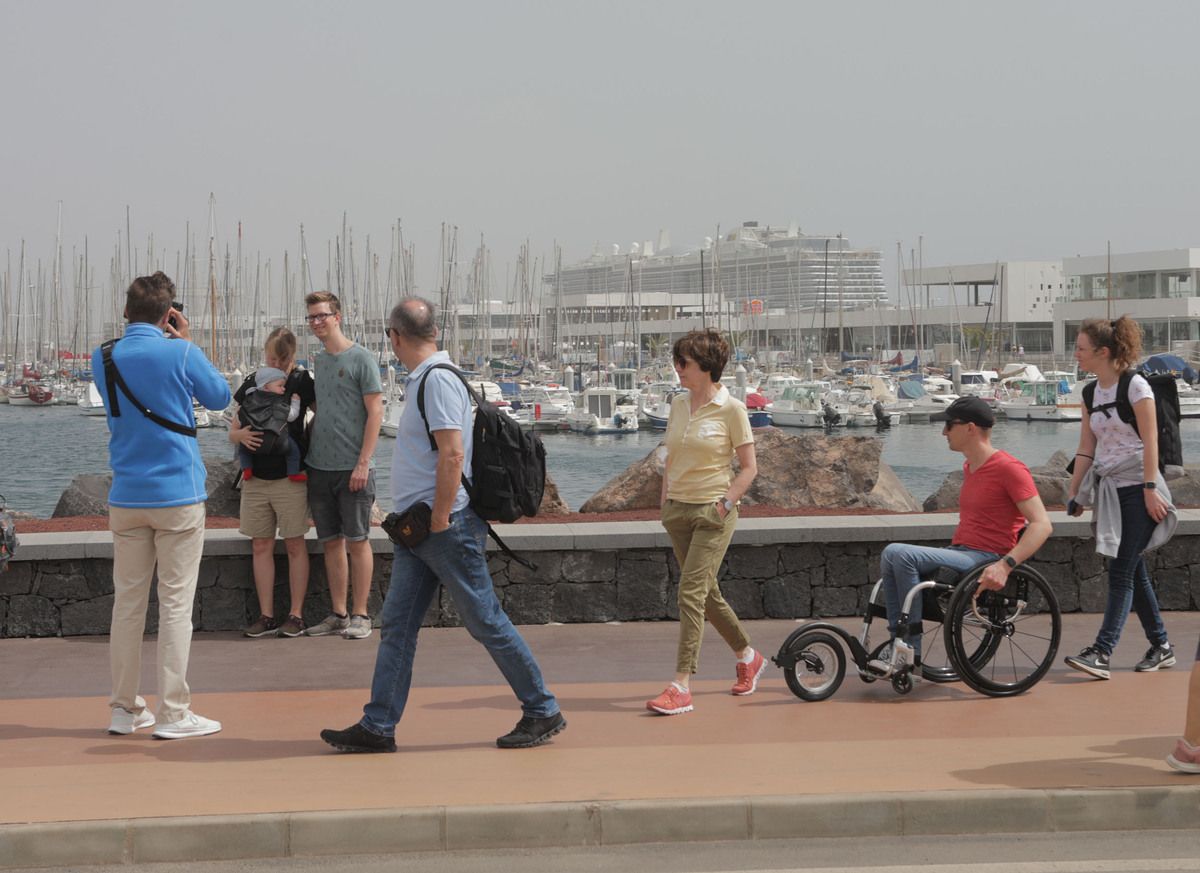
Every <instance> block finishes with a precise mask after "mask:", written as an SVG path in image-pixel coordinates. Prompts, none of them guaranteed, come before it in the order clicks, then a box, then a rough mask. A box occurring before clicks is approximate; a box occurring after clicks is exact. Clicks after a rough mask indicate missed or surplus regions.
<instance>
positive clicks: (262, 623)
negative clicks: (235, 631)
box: [242, 615, 279, 639]
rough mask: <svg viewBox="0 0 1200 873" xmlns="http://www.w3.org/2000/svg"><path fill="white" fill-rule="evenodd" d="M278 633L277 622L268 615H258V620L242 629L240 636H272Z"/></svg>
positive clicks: (254, 637)
mask: <svg viewBox="0 0 1200 873" xmlns="http://www.w3.org/2000/svg"><path fill="white" fill-rule="evenodd" d="M278 634H279V623H278V622H276V621H275V619H273V618H271V616H269V615H260V616H259V617H258V621H256V622H254V624H252V625H250V627H248V628H246V629H245V630H244V631H242V636H246V637H250V638H252V639H258V638H259V637H273V636H277V635H278Z"/></svg>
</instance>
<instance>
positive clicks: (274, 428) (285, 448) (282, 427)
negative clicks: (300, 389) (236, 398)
mask: <svg viewBox="0 0 1200 873" xmlns="http://www.w3.org/2000/svg"><path fill="white" fill-rule="evenodd" d="M286 385H287V374H286V373H284V372H283V370H278V369H276V368H275V367H260V368H259V369H258V370H257V371H256V372H255V374H254V387H253V388H251V389H249V390H248V391H246V397H245V400H243V402H242V405H241V406H240V407H239V408H238V422H239V423H240V424H241V425H242V426H243V427H249V428H253V429H254V430H256V431H259V432H260V433H261V434H262V443H261V444H260V445H259V447H258V448H257V449H255V450H254V451H251V450H250V449H247V448H246V447H245V446H238V450H237V452H238V463H239V464H240V466H241V468H242V478H243V479H249V478H251V477H252V476H253V475H254V473H253V471H252V469H251V468H252V464H253V460H254V459H253V455H286V456H287V477H288V478H289V479H291V480H292V481H293V482H304V481H306V480H307V479H308V476H307V475H305V474H304V472H303V471H302V470H301V469H300V446H298V445H297V444H296V441H295V440H293V439H292V438H291V436H290V434H289V433H288V427H287V426H288V422H292V421H295V420H296V419H297V418H298V417H299V415H300V395H299V394H293V395H292V397H291V399H290V400H289V399H288V398H287V397H285V396H284V391H285V390H286Z"/></svg>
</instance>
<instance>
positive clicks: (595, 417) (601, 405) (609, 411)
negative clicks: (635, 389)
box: [566, 386, 638, 434]
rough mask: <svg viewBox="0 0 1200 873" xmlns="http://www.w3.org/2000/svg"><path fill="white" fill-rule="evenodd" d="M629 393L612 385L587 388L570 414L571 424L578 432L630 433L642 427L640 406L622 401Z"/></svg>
mask: <svg viewBox="0 0 1200 873" xmlns="http://www.w3.org/2000/svg"><path fill="white" fill-rule="evenodd" d="M625 396H626V395H624V394H622V393H621V392H619V391H618V390H617V389H616V388H614V387H612V386H605V387H602V388H587V389H585V390H584V392H583V394H582V395H580V398H579V401H580V402H579V405H578V406H576V407H575V408H574V409H572V410H571V411H570V412H568V413H567V415H566V420H567V426H568V427H569V428H570V429H571V430H572V431H574V432H576V433H588V434H597V433H629V432H631V431H636V430H637V429H638V416H637V406H635V405H633V404H631V403H619V402H618V401H619V400H620V399H621V398H623V397H625Z"/></svg>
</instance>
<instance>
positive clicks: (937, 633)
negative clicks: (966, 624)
mask: <svg viewBox="0 0 1200 873" xmlns="http://www.w3.org/2000/svg"><path fill="white" fill-rule="evenodd" d="M954 590H956V589H952V590H950V591H940V592H938V594H937V606H938V609H939V614H940V615H941V616H943V617H945V616H948V615H950V600H951V599H952V598H953V597H954ZM945 623H946V622H945V619H944V618H943V622H942V623H936V624H935V623H934V622H929V621H926V622H925V623H924V629H923V632H922V634H921V675H922V676H924V677H925V678H926V679H928V680H929V681H930V682H938V683H943V682H957V681H959V679H960V678H961V677H960V676H959V675H958V668H957V667H955V666H954V663H955V662H954V657H953V656H952V655H951V654H950V649H949V648H947V646H946V639H947V636H946V633H945V630H944V627H945ZM999 644H1000V635H999V634H997V633H994V632H993V631H992V629H991V628H981V629H980V634H979V638H978V639H977V640H975V646H974V647H973V648H972V647H971V646H964V648H969V649H972V651H971V658H970V660H971V663H972V664H974V665H975V666H977V667H978V666H981V665H983V664H986V663H987V662H988V660H989V659H990V658H991V657H992V655H994V654H995V653H996V647H997V646H998V645H999Z"/></svg>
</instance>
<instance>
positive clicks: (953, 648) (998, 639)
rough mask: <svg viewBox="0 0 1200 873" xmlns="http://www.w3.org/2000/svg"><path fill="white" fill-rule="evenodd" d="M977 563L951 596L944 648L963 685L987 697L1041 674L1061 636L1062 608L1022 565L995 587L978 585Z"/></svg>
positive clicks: (1021, 687) (1018, 688) (1012, 691)
mask: <svg viewBox="0 0 1200 873" xmlns="http://www.w3.org/2000/svg"><path fill="white" fill-rule="evenodd" d="M983 570H984V568H982V567H980V568H978V569H976V570H974V571H972V572H971V573H970V574H968V575H967V577H966V578H964V579H963V581H962V582H960V583H959V584H958V587H957V588H955V590H954V594H953V596H952V597H951V598H950V606H949V609H948V611H947V615H946V623H945V629H944V630H945V638H946V650H947V653H948V654H949V656H950V660H951V663H952V665H953V667H954V669H955V671H956V672H957V673H958V674H959V678H961V679H962V681H963V682H965V683H966V684H967V685H968V686H970V687H971V688H973V689H974V690H976V691H978V692H979V693H980V694H986V695H988V696H989V697H1011V696H1013V695H1016V694H1021V693H1023V692H1025V691H1028V690H1029V689H1030V688H1032V687H1033V686H1034V685H1036V684H1037V683H1038V682H1039V681H1041V679H1042V677H1043V676H1045V675H1046V672H1047V671H1048V670H1049V669H1050V666H1051V665H1052V664H1053V663H1054V656H1055V655H1056V654H1057V653H1058V644H1059V641H1060V639H1061V638H1062V614H1061V612H1060V610H1059V607H1058V598H1057V597H1056V596H1055V594H1054V589H1053V588H1051V587H1050V583H1049V582H1047V581H1046V579H1045V578H1044V577H1043V576H1042V575H1041V574H1040V573H1038V572H1037V571H1036V570H1034V569H1033V568H1031V567H1027V566H1025V565H1021V566H1019V567H1017V568H1016V569H1014V570H1013V571H1012V572H1011V573H1009V575H1008V579H1007V581H1006V582H1005V585H1004V588H1002V589H1001V590H999V591H981V590H980V589H979V577H980V576H981V575H982V574H983Z"/></svg>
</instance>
